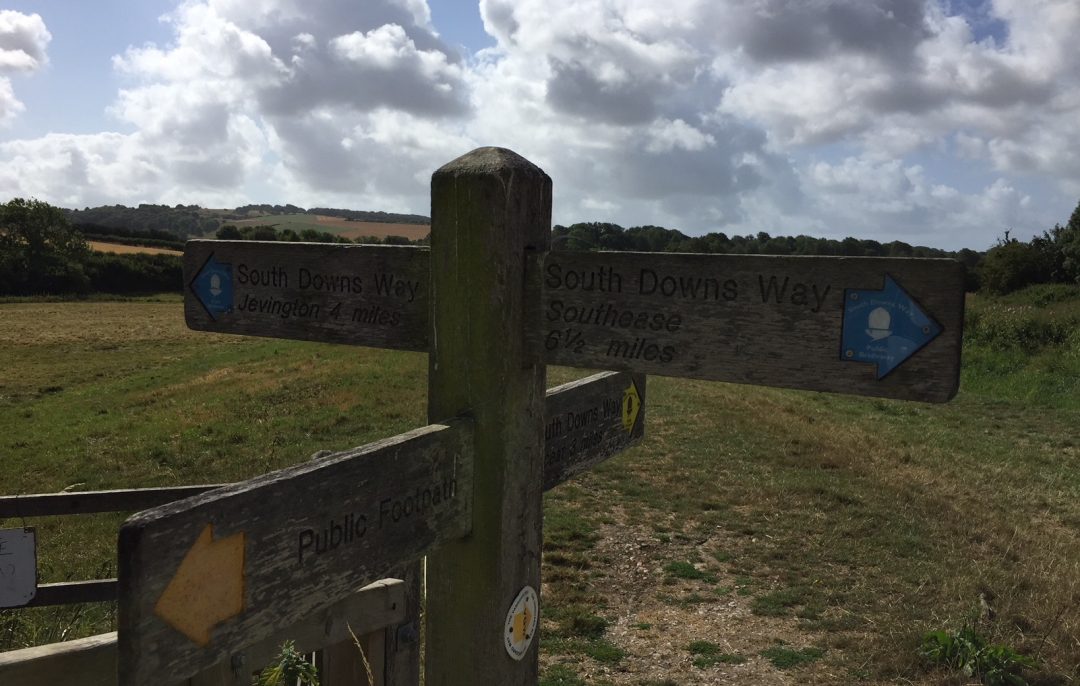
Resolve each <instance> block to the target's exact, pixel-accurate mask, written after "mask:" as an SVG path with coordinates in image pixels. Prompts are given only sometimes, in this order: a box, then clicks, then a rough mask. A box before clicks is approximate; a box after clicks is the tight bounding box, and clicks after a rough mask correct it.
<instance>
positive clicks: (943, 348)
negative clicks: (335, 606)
mask: <svg viewBox="0 0 1080 686" xmlns="http://www.w3.org/2000/svg"><path fill="white" fill-rule="evenodd" d="M550 218H551V180H550V179H549V178H548V177H547V175H546V174H544V173H543V171H541V170H540V169H539V168H537V167H535V166H534V165H532V164H531V163H530V162H528V161H527V160H525V159H523V158H521V157H520V156H518V155H516V154H514V153H512V152H510V151H508V150H503V149H499V148H482V149H479V150H476V151H473V152H471V153H469V154H468V155H465V156H463V157H461V158H459V159H457V160H455V161H453V162H451V163H450V164H448V165H446V166H445V167H443V168H442V169H440V170H439V171H437V172H436V173H435V175H434V176H433V178H432V248H431V252H430V254H429V253H428V252H427V251H426V250H421V249H407V248H379V247H370V246H342V245H315V244H280V243H252V242H240V241H237V242H220V241H195V242H192V243H190V244H189V247H188V250H187V251H186V252H185V262H184V264H185V282H186V284H187V297H186V300H185V312H186V316H187V321H188V323H189V325H190V326H191V327H192V328H196V329H200V330H206V331H217V332H224V333H241V334H250V335H258V336H273V337H284V338H298V339H304V340H313V341H326V342H338V343H354V344H360V345H370V346H377V347H386V348H398V349H406V350H427V351H429V353H430V356H429V394H428V418H429V421H431V422H432V423H433V424H432V425H431V426H428V427H426V428H423V429H418V430H417V431H414V432H410V433H408V434H403V435H401V436H398V437H395V438H392V439H389V440H387V441H383V442H380V443H377V444H372V445H371V446H366V447H364V448H360V449H357V450H354V451H351V452H347V453H340V454H337V455H333V456H330V457H328V458H324V459H322V460H319V461H315V462H311V463H308V464H303V465H300V466H297V467H293V468H290V469H286V470H283V471H281V472H275V473H273V474H269V475H266V476H264V477H259V478H257V479H254V480H252V481H249V482H244V483H241V484H235V485H232V486H227V487H224V488H222V489H218V490H215V491H210V492H207V493H204V494H202V495H198V496H194V497H193V498H189V499H188V500H185V501H181V502H179V503H175V504H172V505H167V506H163V507H159V508H156V509H154V510H149V511H147V512H144V513H141V514H139V515H137V516H136V517H134V518H132V519H131V520H129V522H128V523H126V524H125V525H124V527H123V529H122V530H121V535H120V618H119V619H120V621H119V624H120V627H119V635H120V639H119V641H120V654H119V658H120V675H121V683H122V684H124V686H134V685H135V684H144V683H168V682H169V681H170V680H176V679H177V678H179V677H182V676H184V675H186V674H192V673H194V672H196V671H198V670H200V669H202V668H205V667H206V666H208V665H211V664H214V663H215V662H217V661H220V660H222V659H225V658H227V657H228V656H229V655H230V653H231V652H233V651H235V650H237V649H239V648H241V647H242V646H243V645H246V644H248V643H250V642H252V641H255V640H258V639H259V638H261V637H264V636H267V635H270V634H271V633H273V632H274V631H276V630H279V629H280V628H281V627H283V626H286V625H288V624H290V623H292V622H294V621H295V620H296V619H297V618H298V617H300V616H302V615H304V614H305V613H311V612H313V611H315V610H317V609H318V608H320V607H323V606H325V605H326V604H328V603H332V602H334V601H335V600H338V599H340V598H341V597H344V596H345V595H347V594H348V593H350V592H352V591H354V590H355V589H356V588H358V587H359V586H360V585H363V584H364V583H365V582H367V581H370V580H372V579H374V578H377V577H378V576H379V575H380V574H383V573H386V572H387V571H388V570H390V569H391V568H394V567H397V566H399V565H401V564H402V563H404V562H406V561H408V560H411V559H416V558H417V557H419V556H421V555H425V554H427V555H428V571H427V585H428V595H427V636H426V651H427V652H426V662H425V673H426V680H427V681H426V683H428V684H429V685H431V686H452V685H457V684H471V683H485V684H499V686H535V684H536V683H537V671H538V660H537V651H536V649H535V645H536V643H537V641H536V631H537V627H538V623H537V616H538V614H539V613H541V612H542V607H541V605H542V603H541V599H540V596H539V589H540V559H541V541H542V531H541V529H542V499H541V494H542V492H543V491H544V490H546V489H549V488H552V487H553V486H555V485H557V484H558V483H561V482H562V481H564V480H565V479H567V478H569V477H570V476H572V475H574V474H577V473H580V472H582V471H584V470H586V469H589V468H590V467H592V466H593V465H595V464H596V463H598V462H599V461H601V460H603V459H605V458H606V457H608V456H610V455H612V454H613V453H615V452H618V451H620V450H622V449H625V448H626V447H627V446H629V445H632V444H634V443H637V442H638V441H640V440H641V437H642V435H643V431H644V419H645V408H644V405H645V390H646V389H645V377H644V374H645V373H655V374H662V375H669V376H682V377H690V378H697V379H715V380H723V381H733V382H738V383H749V384H761V385H769V386H781V387H791V388H802V389H812V390H825V391H836V392H844V393H856V394H863V395H872V396H886V397H895V398H906V399H914V400H927V401H935V402H942V401H945V400H948V399H949V398H951V397H952V396H953V395H954V394H955V392H956V388H957V383H958V378H959V361H960V344H961V331H962V322H963V303H964V299H963V295H964V289H963V284H964V279H963V276H964V274H963V267H962V266H961V265H960V264H959V263H956V262H953V261H949V260H897V259H878V258H829V257H759V256H754V257H751V256H724V255H671V254H633V253H550V252H548V242H549V238H550V228H549V227H550ZM546 364H562V365H569V366H575V367H589V368H600V369H615V370H624V371H621V372H619V373H613V372H607V373H603V374H599V375H595V376H593V377H590V378H588V379H583V380H581V381H578V382H573V383H571V384H566V385H564V386H561V387H559V388H557V389H553V390H552V391H551V392H549V393H547V395H546V396H545V392H544V389H545V385H546V384H545V379H546V372H545V369H546V368H545V365H546ZM631 372H633V373H631ZM392 401H393V399H392V398H387V402H392ZM459 417H468V419H454V418H459Z"/></svg>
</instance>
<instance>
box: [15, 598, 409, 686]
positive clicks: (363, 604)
mask: <svg viewBox="0 0 1080 686" xmlns="http://www.w3.org/2000/svg"><path fill="white" fill-rule="evenodd" d="M408 592H409V584H408V583H407V582H405V581H402V580H399V579H384V580H382V581H377V582H375V583H373V584H371V585H369V586H365V587H364V588H362V589H360V590H359V591H358V592H357V593H355V594H354V595H352V596H350V597H348V598H346V599H345V600H343V601H341V602H338V603H335V604H334V605H331V606H329V607H327V608H325V609H323V610H322V611H320V612H316V613H314V614H313V615H312V616H310V617H308V618H306V619H305V620H304V621H303V622H300V623H297V624H295V625H293V626H291V627H289V628H287V629H285V630H282V631H280V632H278V633H277V634H275V635H274V636H271V637H268V638H266V639H263V640H260V641H259V642H257V643H256V644H254V645H252V646H249V647H247V648H245V649H244V650H243V652H241V653H237V654H234V655H233V656H232V659H231V660H229V661H228V662H225V663H222V664H221V665H218V666H215V667H214V668H212V669H209V670H207V671H205V672H202V673H201V674H198V675H196V676H194V677H192V678H190V679H188V680H186V681H183V682H180V683H183V684H185V686H207V685H209V684H215V685H221V686H224V685H226V684H228V685H234V684H235V685H237V686H239V685H240V684H243V686H250V684H251V675H252V674H253V673H256V672H258V671H259V670H260V669H262V668H263V667H264V666H266V665H267V664H270V663H271V662H272V661H273V660H274V658H275V656H276V655H277V654H278V652H279V650H280V648H281V644H282V642H284V641H293V642H294V643H295V645H296V649H297V650H298V651H300V652H302V653H315V652H316V651H318V652H319V654H318V656H317V658H316V659H317V661H316V664H317V665H318V666H319V667H320V677H321V678H320V682H321V683H322V685H323V686H342V685H344V684H348V685H353V684H367V683H368V681H367V676H366V669H365V667H364V658H365V657H366V659H367V662H368V664H369V665H370V667H371V671H372V675H373V676H374V677H375V680H374V684H376V685H381V684H389V683H392V682H390V681H387V680H386V679H387V675H388V673H389V672H392V671H393V669H394V666H393V663H394V662H395V661H399V660H398V659H397V658H396V657H395V655H394V653H395V642H396V641H397V639H398V637H397V636H396V634H397V633H400V632H399V631H397V629H398V627H399V626H402V625H404V626H409V624H407V623H406V620H407V619H408V615H409V612H410V608H409V602H408V601H409V598H408ZM387 627H390V629H391V630H390V631H388V630H387ZM353 634H355V635H356V636H357V637H359V638H360V645H361V646H362V647H363V655H361V652H360V650H359V649H358V648H357V647H356V644H355V642H354V641H353V638H352V635H353ZM403 638H405V639H407V638H408V637H403ZM116 645H117V644H116V632H115V631H114V632H111V633H107V634H99V635H97V636H91V637H89V638H83V639H78V640H74V641H67V642H65V643H53V644H50V645H45V646H37V647H33V648H25V649H22V650H13V651H9V652H6V653H0V684H4V686H43V685H46V684H65V685H66V686H115V685H116V680H117V672H116V656H117V649H116ZM397 670H398V671H399V672H400V670H401V667H400V665H398V666H397ZM399 683H400V682H399Z"/></svg>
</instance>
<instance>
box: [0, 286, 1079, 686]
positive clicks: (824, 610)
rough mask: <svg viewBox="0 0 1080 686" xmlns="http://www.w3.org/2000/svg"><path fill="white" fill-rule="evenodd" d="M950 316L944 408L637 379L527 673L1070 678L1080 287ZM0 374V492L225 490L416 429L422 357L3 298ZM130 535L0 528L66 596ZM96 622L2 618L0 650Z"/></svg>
mask: <svg viewBox="0 0 1080 686" xmlns="http://www.w3.org/2000/svg"><path fill="white" fill-rule="evenodd" d="M966 327H967V328H966V341H967V343H966V347H965V351H964V354H965V358H964V372H963V381H962V386H961V392H960V394H959V395H958V396H957V398H956V399H955V400H954V401H953V402H952V403H949V404H947V405H924V404H919V403H906V402H899V401H887V400H878V399H866V398H856V397H844V396H837V395H826V394H818V393H809V392H798V391H781V390H773V389H766V388H755V387H745V386H734V385H729V384H720V383H707V382H695V381H686V380H675V379H664V378H658V377H650V379H649V394H648V397H649V406H648V423H647V429H646V431H647V435H646V440H645V441H644V443H643V445H641V446H640V447H638V448H636V449H634V450H632V451H629V452H627V453H625V454H623V455H621V456H619V457H617V458H615V459H613V460H611V461H609V462H608V463H606V464H605V465H603V466H601V467H600V468H598V469H596V470H595V471H593V472H590V473H589V474H586V475H584V476H582V477H579V478H577V479H575V480H573V481H571V482H569V483H567V484H564V485H563V486H560V487H559V488H558V489H556V490H555V491H553V492H552V493H550V494H549V496H548V498H547V500H546V502H545V555H544V568H543V570H544V586H543V589H542V595H543V597H542V632H541V664H542V668H543V681H542V683H543V684H544V685H545V686H575V685H580V684H596V685H604V684H608V685H610V684H618V685H624V684H625V685H634V686H673V685H677V686H690V685H693V684H714V683H715V684H723V683H753V684H849V683H866V684H879V683H880V684H950V683H951V684H966V683H979V682H978V680H977V679H976V678H974V677H971V678H968V677H965V676H963V675H962V674H960V673H957V672H950V671H947V670H943V669H941V668H936V667H933V666H931V665H928V664H927V663H926V662H925V661H924V660H923V659H922V658H920V655H919V650H918V648H919V645H920V642H921V641H922V637H923V635H924V634H925V632H927V631H930V630H939V629H940V630H946V631H957V630H959V629H961V628H962V627H964V626H965V625H966V626H968V627H969V628H971V629H974V630H975V631H976V632H977V633H978V634H979V635H981V636H983V637H985V638H986V639H987V640H988V641H990V642H993V643H996V644H1000V645H1004V646H1008V647H1009V648H1011V649H1014V650H1016V651H1017V652H1018V654H1023V655H1028V656H1030V657H1032V658H1034V659H1035V660H1036V661H1037V667H1036V668H1034V669H1030V670H1028V671H1026V672H1025V673H1024V679H1025V680H1026V681H1027V683H1031V684H1072V683H1076V681H1077V680H1078V679H1080V464H1078V457H1080V435H1078V427H1080V333H1078V332H1080V293H1078V292H1077V291H1076V290H1075V289H1072V290H1070V289H1062V288H1057V289H1047V288H1044V289H1039V290H1035V291H1029V292H1027V293H1025V294H1022V295H1020V296H1014V297H1012V298H1011V299H1002V300H995V301H984V300H982V299H976V298H973V299H972V301H971V302H970V305H969V317H968V321H967V324H966ZM0 359H3V360H4V362H5V363H4V364H3V365H2V367H0V455H2V456H3V467H4V471H3V474H4V477H3V483H4V486H3V491H4V492H5V493H7V494H13V493H31V492H53V491H59V490H62V489H65V488H67V489H79V490H82V489H99V488H117V487H128V486H158V485H167V484H191V483H207V482H218V481H230V480H236V479H242V478H245V477H250V476H254V475H257V474H261V473H264V472H266V471H268V470H271V469H274V468H277V467H281V466H285V465H288V464H293V463H296V462H299V461H302V460H306V459H307V458H308V457H309V456H310V455H311V454H312V453H314V452H316V451H318V450H322V449H331V450H334V449H343V448H347V447H350V446H354V445H359V444H362V443H365V442H369V441H371V440H375V439H378V438H383V437H387V436H391V435H394V434H396V433H400V432H401V431H404V430H406V429H409V428H413V427H416V426H418V425H421V424H423V423H425V416H424V413H425V396H426V365H427V362H426V357H425V356H424V355H420V354H415V353H395V352H388V351H376V350H367V349H362V348H349V347H343V346H330V345H317V344H306V343H294V342H288V341H277V340H268V339H254V338H239V337H232V336H220V335H209V334H201V333H195V332H189V331H187V330H186V329H185V328H184V325H183V322H182V312H181V307H180V301H179V299H173V298H161V299H144V300H138V301H110V302H30V301H21V302H9V303H3V304H0ZM579 374H580V373H579V372H571V371H568V370H562V369H551V370H549V382H550V385H554V384H556V383H559V382H562V381H565V380H567V379H568V378H570V377H571V376H576V375H579ZM122 518H123V515H107V516H84V517H69V518H56V519H35V520H26V521H25V522H23V521H21V520H16V519H8V520H3V521H0V526H3V527H11V526H22V525H24V523H25V524H29V525H33V526H36V527H38V532H39V540H40V545H39V557H40V568H41V575H42V581H61V580H69V579H79V578H93V577H107V576H112V575H114V574H115V550H114V546H115V532H116V529H117V527H118V525H119V523H120V521H122ZM112 612H113V611H112V608H111V606H109V605H106V604H98V605H85V606H79V607H74V608H63V609H41V610H35V611H11V610H7V611H0V649H10V648H15V647H21V646H24V645H32V644H38V643H46V642H50V641H54V640H59V639H61V638H74V637H76V636H82V635H87V634H90V633H95V632H99V631H105V630H109V629H110V628H111V625H112V622H113V619H114V618H113V615H112ZM987 683H989V682H987ZM1003 683H1004V682H1003Z"/></svg>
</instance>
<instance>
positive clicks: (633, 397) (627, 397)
mask: <svg viewBox="0 0 1080 686" xmlns="http://www.w3.org/2000/svg"><path fill="white" fill-rule="evenodd" d="M640 409H641V396H640V395H639V394H638V389H637V384H635V383H634V382H633V381H631V382H630V386H629V387H628V388H627V389H626V390H625V391H623V401H622V425H623V428H624V429H626V433H630V432H632V431H633V430H634V422H636V421H637V416H638V411H639V410H640Z"/></svg>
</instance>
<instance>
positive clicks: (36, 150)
mask: <svg viewBox="0 0 1080 686" xmlns="http://www.w3.org/2000/svg"><path fill="white" fill-rule="evenodd" d="M478 2H479V8H480V12H481V16H482V17H483V21H484V26H485V28H486V29H487V31H488V32H489V33H490V34H491V35H492V36H494V37H495V38H496V40H497V45H496V46H495V47H494V48H490V49H487V50H483V51H481V52H480V53H478V54H477V55H475V56H473V57H471V58H469V59H468V60H465V59H464V58H462V56H460V55H459V54H458V53H457V52H456V51H455V50H454V49H451V48H450V47H448V46H447V45H446V44H445V43H443V41H442V39H441V38H440V37H439V34H438V28H439V27H437V26H434V25H433V24H432V19H431V12H430V10H429V8H428V5H427V3H426V2H425V1H424V0H366V1H365V2H354V1H352V0H321V1H319V2H311V1H310V0H250V1H249V0H185V1H184V2H182V3H180V4H179V5H178V6H177V8H176V9H175V11H173V12H172V13H170V14H169V15H168V17H167V21H168V22H169V23H170V25H171V27H172V29H173V36H172V39H171V40H170V41H168V42H167V43H164V44H160V45H141V47H131V48H129V49H127V50H126V51H124V52H123V53H122V54H120V55H118V56H117V57H116V58H115V60H114V66H115V69H116V71H117V73H118V74H119V75H120V76H121V77H122V79H123V80H124V83H123V86H122V88H121V90H120V91H119V92H118V93H117V96H116V99H115V102H114V104H113V105H112V108H111V110H110V112H111V113H112V114H113V116H115V117H116V118H118V119H119V120H122V121H124V122H126V123H127V124H129V125H130V126H131V127H133V129H134V132H133V133H131V134H125V135H121V134H106V133H102V134H97V135H89V136H72V135H68V136H64V135H59V134H55V135H53V136H48V137H45V138H42V139H38V140H36V141H9V142H8V143H3V144H0V160H2V161H4V163H5V164H4V165H3V166H4V168H5V169H7V170H9V171H7V172H4V173H0V189H3V190H4V191H7V192H11V193H12V194H14V193H15V192H19V193H21V194H33V195H36V196H37V197H42V198H45V199H53V200H55V201H57V202H62V203H67V204H78V205H82V204H91V203H93V202H118V201H124V202H167V203H170V204H171V203H174V202H185V203H186V202H193V201H198V199H200V198H201V199H204V200H205V201H206V202H209V201H210V200H214V201H215V202H218V203H219V204H225V205H234V204H240V203H243V202H246V201H249V200H260V201H274V202H294V203H298V204H308V205H338V206H352V207H357V208H361V207H364V208H372V209H385V210H403V211H414V212H424V211H426V208H427V201H428V188H427V184H428V179H429V178H430V174H431V172H432V171H433V170H434V169H435V168H437V167H439V166H440V165H441V164H443V163H445V162H447V161H449V160H450V159H452V158H454V157H456V156H457V155H459V154H461V153H463V152H465V151H467V150H468V149H470V148H472V147H476V146H479V145H502V146H505V147H510V148H513V149H515V150H516V151H518V152H519V153H521V154H523V155H525V156H526V157H528V158H529V159H531V160H533V161H534V162H536V163H537V164H539V165H540V166H541V167H543V168H544V169H545V170H546V171H547V172H548V173H549V174H550V175H551V176H552V177H553V179H554V182H555V218H556V221H561V222H570V221H581V220H604V221H617V222H619V223H622V224H624V225H634V224H646V223H657V224H664V225H667V226H669V227H671V228H678V229H680V230H683V231H685V232H687V233H699V232H703V231H709V230H723V231H726V232H728V233H735V232H738V233H754V232H757V231H768V232H770V233H774V234H781V233H788V234H794V233H817V234H823V235H828V236H833V237H842V236H844V235H849V234H854V235H863V236H873V237H876V238H878V239H879V240H883V241H884V240H890V239H891V238H900V239H903V240H908V241H909V242H920V241H921V242H928V243H932V244H938V245H941V244H944V245H953V246H958V245H969V246H972V247H985V246H986V245H989V244H990V243H991V242H992V240H993V237H994V236H996V235H998V234H999V233H1000V231H1001V230H1002V228H1003V227H1005V226H1016V227H1024V226H1029V227H1030V229H1031V230H1032V232H1034V231H1037V230H1041V228H1045V226H1040V224H1044V223H1046V222H1049V224H1052V222H1053V221H1055V220H1060V219H1061V218H1062V217H1061V216H1058V215H1060V214H1062V213H1063V212H1065V213H1067V211H1068V210H1071V207H1072V205H1074V204H1075V201H1076V197H1077V195H1078V194H1080V142H1078V141H1077V138H1076V136H1075V122H1076V121H1078V120H1080V50H1077V49H1076V48H1075V47H1074V46H1075V41H1074V37H1075V36H1076V35H1080V3H1077V2H1076V1H1075V0H991V1H990V2H988V3H985V4H983V5H982V6H981V7H982V8H983V9H982V10H980V13H979V14H978V15H970V16H964V15H960V14H957V13H956V11H955V9H954V7H960V6H966V5H967V4H964V3H955V4H954V3H947V2H945V0H815V1H814V2H805V1H804V0H666V1H665V2H663V3H659V2H654V1H646V0H478ZM9 15H18V13H9V12H0V119H2V118H4V117H8V118H10V117H11V116H14V113H15V112H17V111H18V108H19V107H20V106H21V105H20V103H18V101H17V100H16V99H15V95H14V92H13V88H12V86H11V82H10V80H7V79H6V78H5V77H3V74H4V73H5V66H6V73H12V71H13V70H18V69H24V68H26V67H24V66H22V65H24V64H26V65H31V64H32V65H34V66H33V68H40V65H41V64H44V62H45V46H46V45H47V43H48V32H47V31H45V30H44V25H43V24H41V26H40V30H38V29H37V28H34V26H36V25H34V26H32V24H33V21H32V20H33V19H34V17H36V15H31V16H29V17H28V16H27V15H18V16H17V17H15V16H11V17H9ZM20 17H21V19H19V21H20V22H22V23H21V24H19V23H18V22H15V19H18V18H20ZM9 20H10V22H14V23H11V25H12V26H15V25H16V24H17V25H18V26H22V27H23V28H19V29H17V30H16V29H11V30H7V29H5V27H6V26H8V24H6V23H5V22H6V21H9ZM37 21H38V22H40V18H38V19H37ZM987 26H999V27H1000V30H999V31H997V32H996V33H992V34H987V33H986V32H987V28H986V27H987ZM5 31H6V32H5ZM9 35H11V36H20V37H21V38H19V39H18V40H16V39H15V38H10V39H9V38H8V36H9ZM34 36H36V38H33V39H32V40H31V39H30V38H28V37H34ZM995 36H996V37H995ZM20 41H21V42H20ZM133 42H134V43H138V41H133ZM18 46H22V47H21V48H19V47H18ZM17 49H18V50H21V52H18V51H17ZM8 51H16V52H12V53H11V55H13V56H11V57H8V55H9V52H8ZM5 60H7V61H5ZM12 168H15V169H18V170H19V171H18V173H11V172H10V170H11V169H12ZM57 178H63V179H64V187H63V188H60V187H58V185H57V184H56V183H55V179H57ZM29 191H33V192H32V193H30V192H29ZM268 193H269V194H271V195H273V196H275V197H266V194H268ZM1049 224H1046V225H1047V226H1048V225H1049Z"/></svg>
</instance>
